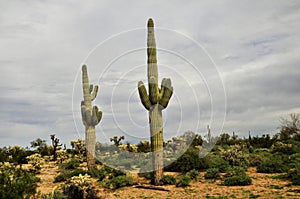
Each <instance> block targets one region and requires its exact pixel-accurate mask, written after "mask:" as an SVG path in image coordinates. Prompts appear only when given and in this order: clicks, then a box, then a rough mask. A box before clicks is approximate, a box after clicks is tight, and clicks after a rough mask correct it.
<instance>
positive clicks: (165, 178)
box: [162, 175, 176, 185]
mask: <svg viewBox="0 0 300 199" xmlns="http://www.w3.org/2000/svg"><path fill="white" fill-rule="evenodd" d="M162 183H163V184H164V185H167V184H170V185H174V184H176V178H175V177H174V176H171V175H164V176H163V179H162Z"/></svg>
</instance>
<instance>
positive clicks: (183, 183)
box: [176, 175, 191, 187]
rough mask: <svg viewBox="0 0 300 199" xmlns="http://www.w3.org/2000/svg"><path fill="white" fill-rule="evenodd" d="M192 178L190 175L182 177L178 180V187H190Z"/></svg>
mask: <svg viewBox="0 0 300 199" xmlns="http://www.w3.org/2000/svg"><path fill="white" fill-rule="evenodd" d="M190 182H191V177H190V176H188V175H181V176H179V177H178V178H177V182H176V187H187V186H189V185H190Z"/></svg>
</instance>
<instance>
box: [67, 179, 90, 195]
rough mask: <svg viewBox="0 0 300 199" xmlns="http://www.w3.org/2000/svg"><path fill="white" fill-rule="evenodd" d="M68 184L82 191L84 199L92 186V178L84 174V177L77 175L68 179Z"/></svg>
mask: <svg viewBox="0 0 300 199" xmlns="http://www.w3.org/2000/svg"><path fill="white" fill-rule="evenodd" d="M70 183H71V185H73V186H75V187H77V188H78V189H80V190H82V192H83V198H84V199H85V198H86V197H87V191H88V189H90V188H91V186H92V178H91V176H90V175H88V174H85V175H82V174H79V176H73V177H72V178H71V179H70Z"/></svg>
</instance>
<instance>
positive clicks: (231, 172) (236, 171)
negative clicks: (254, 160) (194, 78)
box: [225, 166, 246, 177]
mask: <svg viewBox="0 0 300 199" xmlns="http://www.w3.org/2000/svg"><path fill="white" fill-rule="evenodd" d="M245 174H246V172H245V169H244V168H243V167H238V166H233V167H229V168H228V169H227V171H226V174H225V177H232V176H238V175H245Z"/></svg>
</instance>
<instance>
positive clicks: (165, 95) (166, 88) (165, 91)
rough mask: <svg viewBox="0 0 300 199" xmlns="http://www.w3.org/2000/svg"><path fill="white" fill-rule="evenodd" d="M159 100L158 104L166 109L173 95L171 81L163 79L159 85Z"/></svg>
mask: <svg viewBox="0 0 300 199" xmlns="http://www.w3.org/2000/svg"><path fill="white" fill-rule="evenodd" d="M161 90H162V92H161V99H160V101H159V104H160V105H161V106H162V107H164V108H166V107H167V106H168V103H169V101H170V99H171V97H172V94H173V87H172V83H171V79H164V80H163V81H162V85H161Z"/></svg>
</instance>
